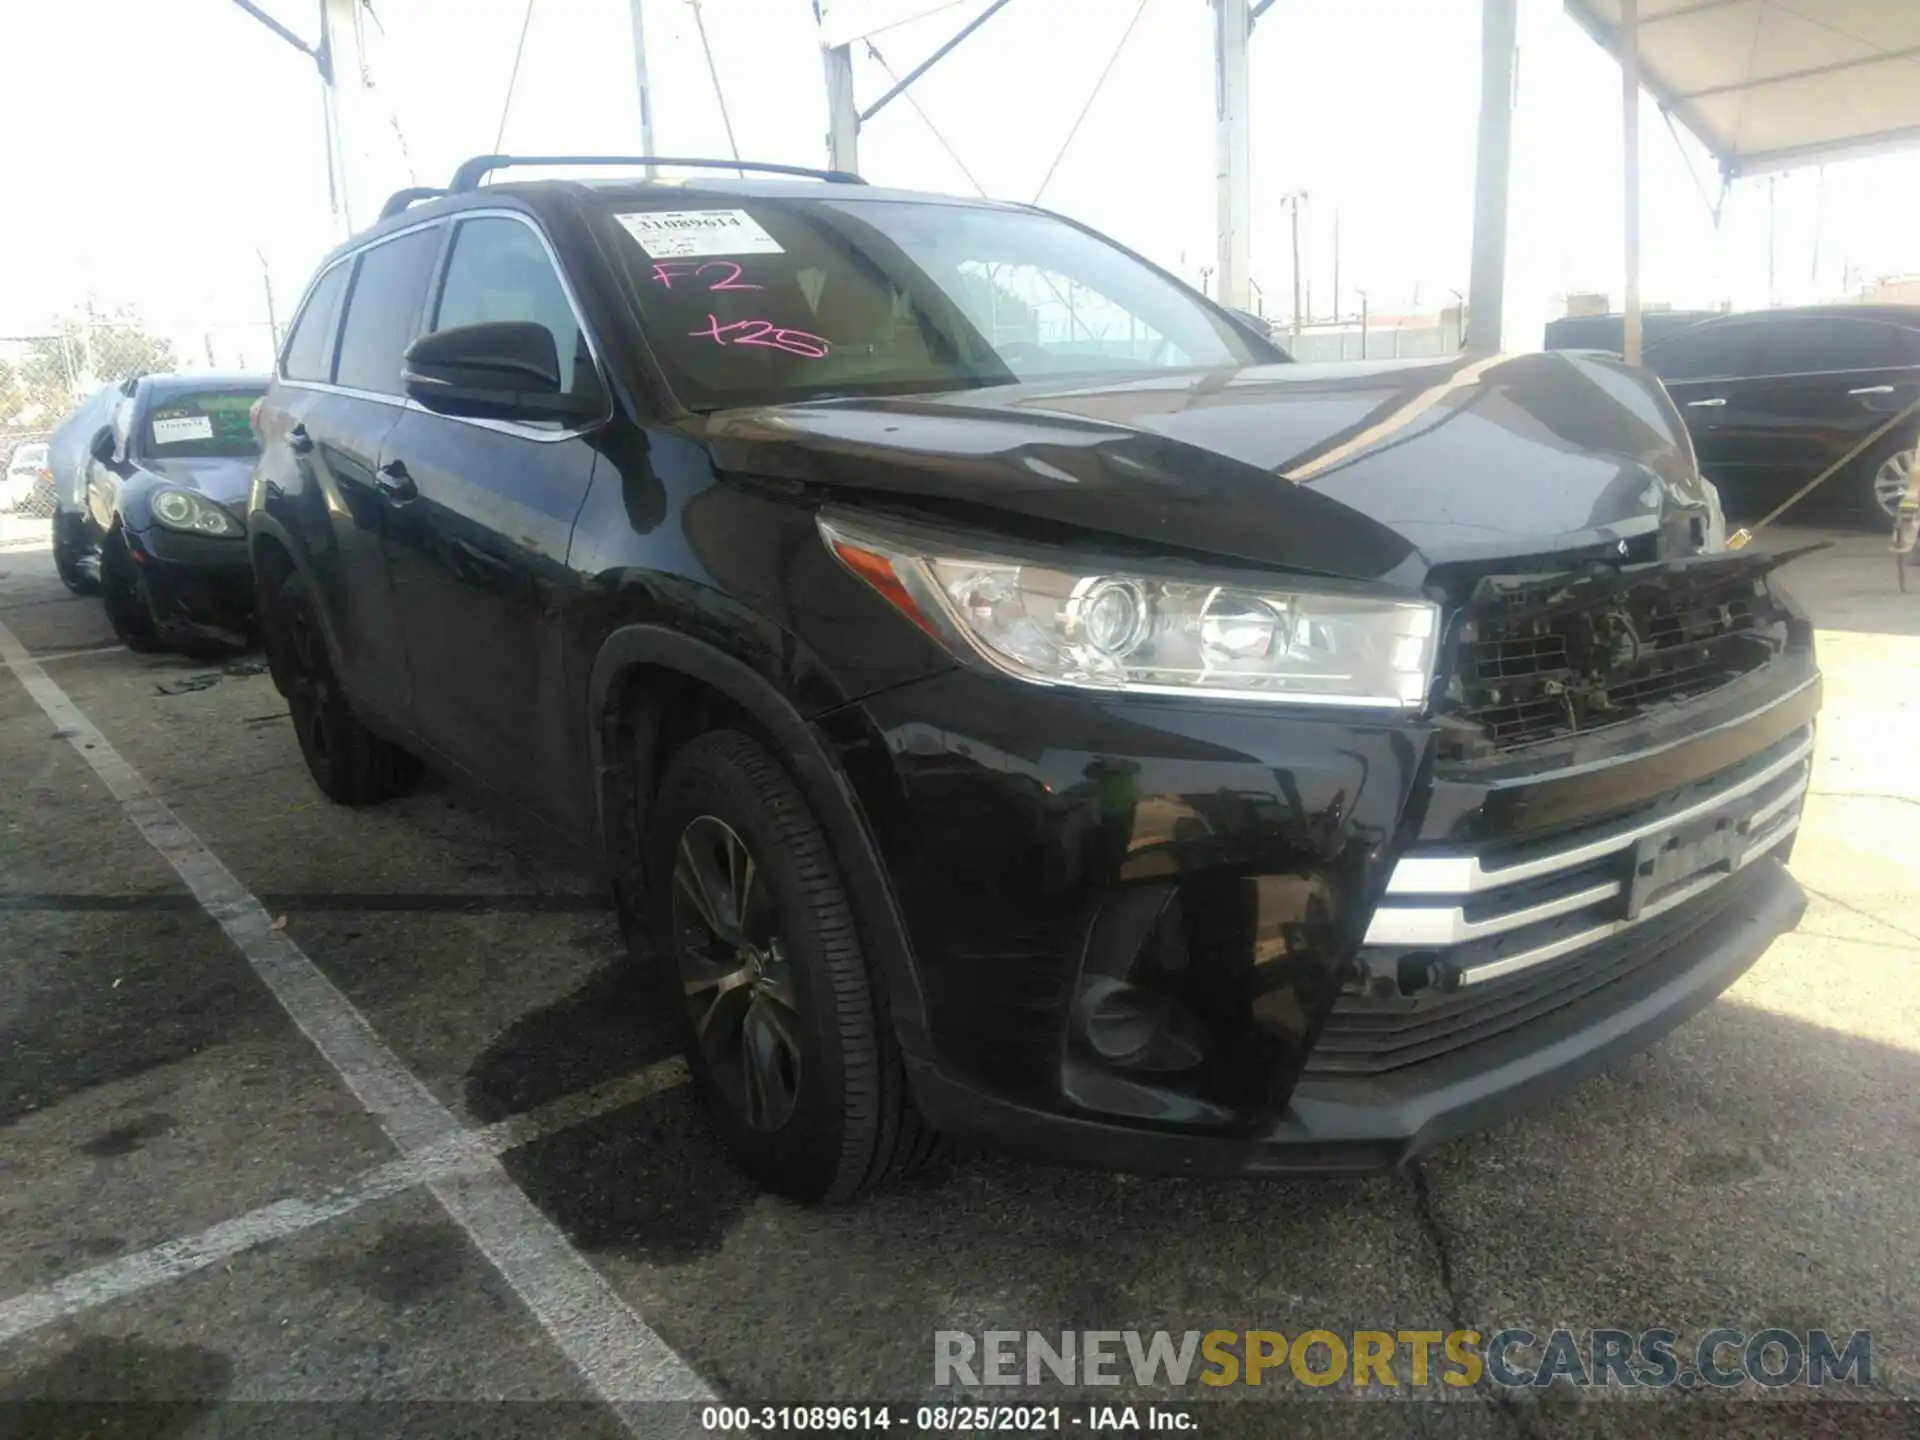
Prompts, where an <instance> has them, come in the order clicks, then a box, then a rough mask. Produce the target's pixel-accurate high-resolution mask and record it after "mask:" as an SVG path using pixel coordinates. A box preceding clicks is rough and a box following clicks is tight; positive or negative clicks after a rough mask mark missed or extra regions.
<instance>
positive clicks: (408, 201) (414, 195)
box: [379, 185, 447, 220]
mask: <svg viewBox="0 0 1920 1440" xmlns="http://www.w3.org/2000/svg"><path fill="white" fill-rule="evenodd" d="M446 193H447V192H446V191H444V190H436V189H435V188H434V187H433V186H431V185H409V186H408V187H407V188H406V189H405V190H396V191H394V192H393V194H391V195H389V196H388V197H387V203H386V204H384V205H382V206H381V207H380V217H379V218H380V219H382V220H390V219H392V218H393V217H394V216H395V215H398V214H399V213H400V212H401V211H402V210H405V209H406V208H407V207H408V206H409V205H417V204H419V203H420V202H421V201H422V200H435V199H438V198H439V197H440V196H442V195H444V194H446Z"/></svg>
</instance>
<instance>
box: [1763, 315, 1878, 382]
mask: <svg viewBox="0 0 1920 1440" xmlns="http://www.w3.org/2000/svg"><path fill="white" fill-rule="evenodd" d="M1902 336H1903V332H1902V331H1901V330H1899V329H1898V328H1896V327H1895V326H1892V325H1882V324H1880V323H1879V322H1877V321H1873V320H1851V319H1846V318H1843V317H1840V316H1828V315H1812V316H1808V317H1806V318H1804V319H1787V320H1781V321H1778V322H1776V323H1775V324H1773V325H1771V326H1769V327H1768V332H1767V343H1766V348H1765V352H1764V359H1765V370H1764V373H1766V374H1768V375H1821V374H1827V373H1829V372H1832V371H1838V370H1882V369H1886V368H1887V367H1889V366H1893V365H1902V364H1905V363H1906V361H1905V360H1904V359H1903V358H1902V346H1901V339H1902Z"/></svg>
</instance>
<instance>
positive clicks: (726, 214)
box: [613, 210, 785, 260]
mask: <svg viewBox="0 0 1920 1440" xmlns="http://www.w3.org/2000/svg"><path fill="white" fill-rule="evenodd" d="M613 218H614V219H616V220H618V221H619V222H620V223H621V225H622V226H624V227H625V229H626V232H627V233H628V234H629V235H631V236H633V238H634V239H635V240H638V241H639V242H640V248H641V249H642V250H644V251H646V252H647V258H648V259H650V260H679V259H682V258H684V257H686V256H689V255H780V254H783V253H785V252H783V251H782V250H781V248H780V242H779V241H778V240H776V239H774V238H773V236H771V235H769V234H768V233H767V232H766V231H765V230H762V229H761V228H760V222H759V221H757V220H755V219H754V218H753V217H752V216H751V215H749V214H747V212H746V211H744V210H640V211H635V212H633V213H631V214H625V215H615V216H614V217H613Z"/></svg>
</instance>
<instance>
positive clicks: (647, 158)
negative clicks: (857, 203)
mask: <svg viewBox="0 0 1920 1440" xmlns="http://www.w3.org/2000/svg"><path fill="white" fill-rule="evenodd" d="M515 165H655V166H659V165H679V166H684V167H686V168H687V169H690V170H754V171H759V172H762V173H765V174H769V175H800V176H804V177H805V178H807V179H809V180H826V181H829V182H831V183H832V184H835V185H864V184H866V183H867V182H866V181H864V180H862V179H861V178H860V177H859V176H858V175H855V174H853V173H852V172H851V171H848V170H812V169H809V168H808V167H806V166H804V165H774V164H770V163H768V162H766V161H755V160H684V159H674V158H672V157H670V156H666V155H476V156H474V157H473V158H472V159H471V160H468V161H467V162H465V163H464V164H463V165H461V167H460V168H459V169H458V170H456V171H454V172H453V179H452V180H451V181H449V182H448V184H447V189H446V192H445V193H447V194H449V195H457V194H459V193H460V192H461V191H463V190H476V189H478V188H479V186H480V182H481V181H482V180H483V179H485V178H486V177H487V176H488V175H491V174H492V173H493V172H494V171H495V170H505V169H507V168H509V167H510V166H515ZM407 193H408V192H407V191H402V192H401V194H403V195H404V194H407ZM436 193H438V192H436ZM398 198H399V196H395V197H394V199H396V200H397V199H398ZM387 203H388V204H389V205H391V204H392V203H393V201H392V200H389V201H388V202H387ZM403 208H404V207H403Z"/></svg>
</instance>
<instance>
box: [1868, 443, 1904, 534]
mask: <svg viewBox="0 0 1920 1440" xmlns="http://www.w3.org/2000/svg"><path fill="white" fill-rule="evenodd" d="M1913 453H1914V452H1913V451H1911V450H1902V451H1900V452H1899V453H1898V454H1895V455H1889V456H1888V457H1887V458H1886V459H1885V460H1883V461H1881V462H1880V468H1879V469H1878V470H1876V471H1875V472H1874V475H1873V498H1874V502H1875V503H1876V504H1877V505H1879V507H1880V508H1881V509H1882V510H1884V511H1885V512H1886V515H1887V518H1888V519H1889V520H1891V519H1893V518H1894V517H1895V516H1897V515H1898V514H1899V513H1900V502H1901V501H1902V500H1904V499H1906V496H1907V484H1908V482H1909V481H1910V480H1911V479H1912V478H1913Z"/></svg>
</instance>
